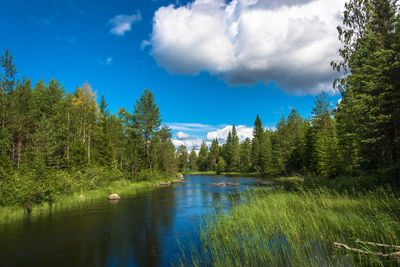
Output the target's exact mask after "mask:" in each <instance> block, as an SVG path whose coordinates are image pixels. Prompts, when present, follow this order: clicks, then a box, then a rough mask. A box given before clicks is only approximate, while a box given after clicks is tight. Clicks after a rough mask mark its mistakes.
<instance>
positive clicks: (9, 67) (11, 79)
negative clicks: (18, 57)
mask: <svg viewBox="0 0 400 267" xmlns="http://www.w3.org/2000/svg"><path fill="white" fill-rule="evenodd" d="M0 66H1V68H2V69H3V70H2V72H0V108H1V128H2V129H4V128H5V124H6V118H7V116H8V114H7V110H8V109H9V104H10V99H9V98H10V93H11V92H12V91H13V89H14V86H15V85H16V80H15V75H16V73H17V68H16V67H15V65H14V63H13V56H12V55H11V54H10V53H9V51H8V48H6V50H5V51H4V54H3V55H1V57H0Z"/></svg>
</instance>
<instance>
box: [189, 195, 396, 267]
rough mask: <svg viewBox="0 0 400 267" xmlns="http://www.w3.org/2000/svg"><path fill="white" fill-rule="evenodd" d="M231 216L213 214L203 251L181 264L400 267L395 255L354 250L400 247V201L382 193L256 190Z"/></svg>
mask: <svg viewBox="0 0 400 267" xmlns="http://www.w3.org/2000/svg"><path fill="white" fill-rule="evenodd" d="M247 197H248V198H249V201H248V202H246V203H242V204H238V205H236V206H235V207H234V208H233V209H232V210H231V211H230V212H229V213H223V214H219V213H217V212H216V211H215V212H214V213H212V214H209V215H208V216H207V217H206V218H205V220H204V224H203V226H202V235H201V239H202V249H201V252H200V253H195V254H193V255H191V256H190V258H188V259H185V258H184V259H182V265H184V264H185V263H187V262H191V263H192V264H193V265H195V266H204V265H212V266H354V265H357V266H398V264H399V263H400V262H399V261H398V260H397V259H396V258H394V257H382V256H377V255H370V254H362V253H357V252H351V251H347V250H343V249H339V248H336V247H335V245H334V244H335V242H340V243H343V244H347V245H348V246H349V247H355V248H359V249H362V250H364V251H367V252H382V253H389V252H394V251H393V249H391V248H386V247H378V246H376V245H373V244H367V243H360V242H358V241H359V240H360V241H371V242H376V243H383V244H390V245H400V244H399V243H400V241H399V240H400V238H399V237H400V223H399V217H400V209H399V207H400V200H399V199H398V198H396V197H395V196H394V194H393V193H391V192H390V191H387V190H384V189H382V188H381V189H378V190H376V191H374V192H369V193H366V194H355V193H345V194H339V193H336V192H334V191H331V190H328V189H316V190H305V189H303V190H300V191H299V192H284V191H279V190H255V191H252V193H251V194H248V196H247Z"/></svg>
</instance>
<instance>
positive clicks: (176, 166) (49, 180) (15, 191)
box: [0, 0, 400, 266]
mask: <svg viewBox="0 0 400 267" xmlns="http://www.w3.org/2000/svg"><path fill="white" fill-rule="evenodd" d="M255 2H257V1H255ZM188 6H189V7H190V5H188ZM168 8H170V9H174V7H172V6H170V7H168ZM138 14H139V15H140V13H138ZM139 15H138V16H139ZM132 16H133V15H132ZM132 16H124V15H122V17H121V15H118V16H116V18H119V19H121V18H127V17H128V18H130V19H132ZM133 17H135V16H133ZM139 17H140V16H139ZM342 18H343V21H342V23H341V24H340V25H338V27H337V31H338V39H339V41H340V43H341V48H340V49H339V51H338V56H339V57H338V58H339V59H338V60H333V61H332V62H331V67H332V68H333V69H334V70H335V71H336V73H337V76H336V77H337V78H336V79H335V81H334V82H333V86H332V87H333V90H335V92H336V93H337V94H340V97H341V98H340V100H339V101H338V102H337V103H332V100H331V98H332V97H331V96H332V95H331V94H330V93H331V92H332V90H330V89H329V88H327V90H326V92H321V93H320V94H318V95H316V96H315V99H314V105H313V107H312V110H310V114H309V115H308V116H301V115H300V114H299V112H298V111H297V110H296V109H295V108H293V109H292V110H291V112H290V114H289V115H288V116H283V117H282V118H281V119H280V120H279V121H278V122H277V124H276V126H275V127H265V126H264V125H263V122H262V119H264V122H265V118H262V117H261V116H259V114H254V117H255V120H254V125H253V132H252V138H247V139H245V140H244V141H243V142H240V141H239V137H238V132H237V129H236V127H235V124H234V125H232V128H231V131H230V132H229V134H228V136H227V139H226V141H225V140H224V141H223V142H221V140H219V139H214V140H212V142H210V144H208V143H206V142H205V141H204V142H203V143H202V144H201V146H200V147H199V148H198V147H185V146H184V145H181V146H179V147H175V146H174V143H173V139H172V130H171V129H170V128H169V127H168V126H166V124H165V122H164V121H163V119H162V116H161V111H160V109H159V107H158V106H157V104H156V99H155V96H154V95H153V93H152V92H151V91H150V90H148V89H145V90H144V92H143V93H142V95H141V96H140V98H139V99H137V100H136V102H134V103H132V105H131V107H130V108H129V110H128V109H125V108H120V109H119V110H118V111H117V112H115V113H113V112H111V111H110V109H109V108H108V104H109V103H107V101H106V96H104V95H101V96H100V97H98V96H97V93H96V88H92V86H91V85H90V84H89V83H88V82H84V81H82V85H80V86H78V87H77V88H76V89H75V90H71V88H64V87H63V85H62V82H61V81H58V80H56V79H52V80H50V81H49V82H48V84H46V82H45V81H44V80H43V79H42V80H39V81H38V82H35V83H34V82H32V80H31V79H30V78H27V77H25V76H23V75H24V73H19V72H18V66H16V65H15V60H14V57H13V55H12V49H10V50H9V49H5V50H4V51H3V52H2V54H1V55H0V231H2V232H1V233H2V237H4V240H3V243H2V244H0V245H1V249H0V265H2V264H3V263H4V262H5V264H6V265H7V262H6V260H8V259H9V256H8V254H10V255H11V257H10V258H12V261H10V264H9V265H10V266H15V265H24V264H18V263H21V262H22V263H25V262H24V261H26V262H28V263H32V262H34V263H37V264H32V265H40V264H42V262H44V263H47V264H48V263H49V262H51V261H49V260H54V261H53V262H57V263H60V264H61V263H63V262H62V261H61V260H60V259H67V258H68V260H69V259H72V258H73V256H76V255H78V256H79V257H76V258H74V260H75V262H76V263H78V264H80V265H82V264H83V263H84V262H87V264H86V265H91V264H92V265H93V264H94V265H96V264H97V265H102V264H100V262H101V263H103V265H107V264H108V265H110V264H114V263H115V265H117V263H118V265H124V264H121V262H122V263H128V264H135V263H136V262H135V261H131V259H132V258H133V257H134V256H132V255H134V254H135V256H136V257H138V258H137V262H138V264H139V265H140V264H144V265H146V263H148V262H150V263H152V264H149V265H163V264H172V263H171V262H167V261H165V257H166V259H170V260H171V259H172V258H174V259H173V260H178V264H177V265H181V266H204V265H207V266H208V265H209V266H266V265H267V266H398V264H399V262H400V256H399V255H400V251H399V249H400V244H399V236H400V228H399V218H400V213H399V211H400V210H399V206H400V198H399V195H400V128H399V127H400V5H399V2H398V1H397V0H349V1H347V3H346V4H345V7H344V13H343V14H342ZM110 21H113V19H111V20H110ZM132 23H133V22H132ZM129 25H130V24H129ZM129 30H130V28H129ZM15 56H16V58H17V56H18V55H15ZM111 61H112V58H110V62H111ZM265 105H268V100H265ZM260 109H261V108H260ZM198 112H199V113H201V112H202V111H201V110H199V111H198ZM260 114H261V113H260ZM236 125H238V124H236ZM210 141H211V140H210ZM181 174H184V175H185V176H187V179H186V180H184V179H182V177H181V176H182V175H181ZM177 177H179V178H180V180H179V183H180V184H175V185H172V184H173V183H175V182H176V183H178V181H177V180H174V179H177ZM227 181H229V182H227ZM239 181H240V183H239ZM161 187H163V189H160V188H161ZM116 189H117V190H116ZM123 189H125V192H128V193H129V194H131V195H130V196H129V194H126V195H123V196H122V201H120V202H119V198H118V199H112V200H110V199H107V195H108V194H111V193H120V192H122V191H123ZM140 190H143V191H140ZM145 190H148V191H145ZM139 193H143V194H142V195H139ZM125 196H127V197H125ZM92 197H93V198H92ZM118 197H119V196H118ZM93 199H96V200H97V201H98V202H96V201H91V200H93ZM114 200H116V201H114ZM63 201H64V202H63ZM124 201H125V202H124ZM59 203H61V204H60V205H59ZM62 203H64V204H65V206H66V207H67V206H68V205H69V204H71V203H73V204H71V206H70V207H69V208H70V209H69V210H68V209H67V208H66V209H65V210H67V211H69V212H70V213H69V212H65V213H62V212H59V213H56V212H54V214H53V211H55V210H56V209H58V207H60V210H61V209H62V208H63V206H62V205H64V204H62ZM76 203H78V204H76ZM36 210H39V213H40V214H39V213H35V211H36ZM46 211H48V212H47V213H46ZM36 214H39V215H40V216H37V217H35V216H34V215H36ZM82 215H85V216H82ZM86 215H87V216H86ZM13 216H14V217H13ZM22 218H23V220H20V219H22ZM12 219H18V220H14V221H13V220H12ZM66 220H68V223H65V221H66ZM136 223H137V224H136ZM49 233H50V234H49ZM53 233H54V236H52V235H53ZM180 234H182V235H180ZM183 234H187V235H183ZM67 235H68V236H69V235H70V236H71V238H70V237H68V238H69V239H68V240H67V241H68V242H70V244H72V245H70V246H68V248H66V245H65V244H66V243H64V241H65V239H66V238H65V237H66V236H67ZM179 238H181V239H179ZM187 239H188V240H187ZM137 240H139V241H137ZM172 240H174V241H177V244H175V243H174V242H173V241H172ZM81 242H82V244H81ZM190 242H192V243H190ZM23 243H27V244H28V245H27V247H23V246H21V244H23ZM37 244H41V245H43V247H41V248H40V249H37ZM77 244H78V245H77ZM121 244H122V245H121ZM174 244H175V245H176V247H177V251H179V252H178V253H181V254H179V255H178V254H176V255H175V254H173V253H172V252H171V250H169V249H171V248H172V247H173V246H174ZM182 244H183V245H182ZM79 245H81V246H79ZM96 246H97V247H98V248H96ZM180 246H181V247H180ZM93 248H96V249H93ZM52 249H53V250H52ZM74 249H75V250H74ZM3 251H4V252H3ZM60 251H61V253H60ZM116 251H117V252H116ZM138 251H139V252H141V253H137V252H138ZM185 251H186V252H185ZM40 253H42V254H40ZM163 253H164V254H163ZM21 255H25V256H24V257H22V256H21ZM38 255H39V256H38ZM40 255H44V256H43V257H41V256H40ZM166 255H167V256H166ZM64 257H65V258H64ZM91 257H92V258H91ZM2 259H3V261H4V262H1V261H2ZM146 260H148V261H146ZM164 261H165V262H164ZM38 262H40V264H39V263H38ZM12 263H15V264H12ZM67 263H69V261H68V262H67ZM52 265H54V264H52ZM83 265H85V264H83ZM163 266H164V265H163Z"/></svg>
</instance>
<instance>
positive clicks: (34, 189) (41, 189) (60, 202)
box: [0, 167, 175, 223]
mask: <svg viewBox="0 0 400 267" xmlns="http://www.w3.org/2000/svg"><path fill="white" fill-rule="evenodd" d="M174 178H175V174H171V173H169V174H168V173H163V172H158V171H153V172H151V171H148V170H146V171H142V172H140V173H139V174H137V175H136V176H131V175H130V174H128V173H124V172H121V171H120V170H118V169H115V168H101V167H90V168H87V169H86V170H85V171H69V172H67V171H48V170H47V171H43V172H40V171H37V170H31V169H27V170H21V171H19V172H15V173H13V174H10V175H9V176H8V178H7V179H4V180H1V181H0V223H7V222H9V221H11V220H14V219H19V218H22V217H23V216H25V215H28V214H30V215H37V214H43V213H45V212H48V211H50V210H56V209H61V208H66V207H73V206H75V205H76V204H79V203H81V202H82V201H89V200H92V199H96V198H105V197H107V195H108V194H110V193H117V194H135V193H137V192H140V191H144V190H148V189H152V188H153V184H154V183H156V182H158V181H165V180H171V179H174Z"/></svg>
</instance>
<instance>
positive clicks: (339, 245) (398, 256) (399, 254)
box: [335, 241, 400, 261]
mask: <svg viewBox="0 0 400 267" xmlns="http://www.w3.org/2000/svg"><path fill="white" fill-rule="evenodd" d="M358 243H365V244H371V245H376V246H380V247H391V248H400V246H391V245H386V244H379V243H373V242H363V241H358ZM335 247H337V248H344V249H345V250H349V251H354V252H358V253H362V254H367V255H375V256H381V257H393V258H395V259H397V260H398V261H400V251H396V252H392V253H382V252H374V251H366V250H362V249H358V248H351V247H349V246H347V245H345V244H342V243H337V242H335Z"/></svg>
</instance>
